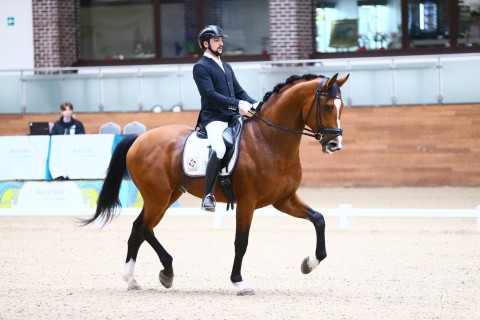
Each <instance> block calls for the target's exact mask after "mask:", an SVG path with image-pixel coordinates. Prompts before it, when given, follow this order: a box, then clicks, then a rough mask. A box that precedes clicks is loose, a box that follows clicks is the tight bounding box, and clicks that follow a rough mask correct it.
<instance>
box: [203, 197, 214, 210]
mask: <svg viewBox="0 0 480 320" xmlns="http://www.w3.org/2000/svg"><path fill="white" fill-rule="evenodd" d="M216 204H217V202H216V201H215V196H214V195H213V194H211V193H209V194H207V195H206V196H205V198H203V201H202V210H205V211H211V212H215V205H216Z"/></svg>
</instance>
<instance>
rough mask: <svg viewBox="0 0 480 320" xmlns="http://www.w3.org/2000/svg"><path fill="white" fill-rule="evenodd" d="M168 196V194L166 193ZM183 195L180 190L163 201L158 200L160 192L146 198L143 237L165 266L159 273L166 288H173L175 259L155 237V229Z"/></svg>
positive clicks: (171, 193) (175, 190)
mask: <svg viewBox="0 0 480 320" xmlns="http://www.w3.org/2000/svg"><path fill="white" fill-rule="evenodd" d="M165 194H167V195H168V193H166V192H165ZM182 194H183V191H181V190H179V189H174V190H173V191H170V194H169V195H168V196H167V197H165V198H162V199H159V198H158V190H157V193H156V194H154V195H151V196H146V197H145V204H146V205H147V203H148V206H149V207H147V211H146V212H145V216H144V219H143V221H144V230H143V235H144V236H145V240H147V242H148V244H150V245H151V246H152V248H153V250H155V252H156V253H157V255H158V258H159V259H160V262H161V263H162V265H163V268H164V269H163V270H161V271H160V273H159V280H160V283H161V284H162V285H163V286H164V287H165V288H167V289H168V288H171V287H172V284H173V266H172V262H173V258H172V256H171V255H170V254H169V253H168V252H167V250H165V248H164V247H163V246H162V244H161V243H160V241H158V239H157V238H156V237H155V234H154V232H153V228H154V227H155V226H156V225H157V224H159V223H160V221H161V220H162V218H163V216H164V215H165V211H166V210H167V209H168V208H169V207H170V206H171V205H172V204H173V203H174V202H175V201H176V200H177V199H178V198H180V196H181V195H182ZM152 203H153V205H152Z"/></svg>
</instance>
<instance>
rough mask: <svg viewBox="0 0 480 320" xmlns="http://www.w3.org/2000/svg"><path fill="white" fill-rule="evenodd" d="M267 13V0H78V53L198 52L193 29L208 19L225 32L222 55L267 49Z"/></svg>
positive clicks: (90, 57)
mask: <svg viewBox="0 0 480 320" xmlns="http://www.w3.org/2000/svg"><path fill="white" fill-rule="evenodd" d="M268 17H269V12H268V0H243V1H242V0H216V1H198V0H81V1H80V11H79V24H80V34H79V48H78V50H79V58H80V60H81V61H97V62H99V63H101V62H102V61H103V62H104V63H107V62H108V61H110V62H112V61H113V63H115V62H118V63H120V61H123V60H125V61H128V62H130V63H138V62H139V61H141V60H146V61H150V63H156V62H160V61H161V60H164V61H166V62H172V60H173V61H177V60H178V61H177V62H180V61H181V60H182V59H190V58H192V57H196V56H198V54H200V53H201V52H200V48H199V47H198V44H197V34H198V32H199V30H201V29H202V28H203V27H204V26H205V25H207V24H216V25H219V26H220V27H221V28H222V29H223V30H224V32H225V34H227V35H229V37H228V38H225V40H224V43H225V49H224V54H225V55H240V56H249V55H250V56H255V55H261V54H266V53H267V52H268V51H269V43H268V37H269V29H270V28H269V19H268ZM188 61H191V60H188Z"/></svg>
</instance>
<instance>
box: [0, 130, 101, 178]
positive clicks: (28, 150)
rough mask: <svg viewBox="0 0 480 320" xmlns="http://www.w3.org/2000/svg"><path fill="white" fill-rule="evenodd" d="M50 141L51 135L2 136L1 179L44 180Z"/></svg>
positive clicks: (0, 151) (0, 147)
mask: <svg viewBox="0 0 480 320" xmlns="http://www.w3.org/2000/svg"><path fill="white" fill-rule="evenodd" d="M49 142H50V137H49V136H1V137H0V154H1V156H0V180H2V181H8V180H44V179H45V177H46V175H45V174H46V163H47V157H48V144H49ZM108 152H110V149H108Z"/></svg>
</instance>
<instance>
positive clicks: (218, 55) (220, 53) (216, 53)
mask: <svg viewBox="0 0 480 320" xmlns="http://www.w3.org/2000/svg"><path fill="white" fill-rule="evenodd" d="M219 49H220V47H218V48H217V50H215V51H213V50H212V48H210V52H211V53H213V54H214V55H215V56H217V57H220V56H221V55H222V53H223V48H222V52H219V51H218V50H219Z"/></svg>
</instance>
